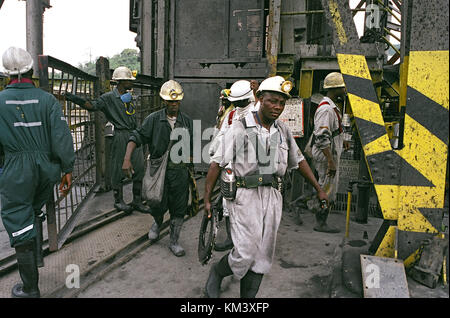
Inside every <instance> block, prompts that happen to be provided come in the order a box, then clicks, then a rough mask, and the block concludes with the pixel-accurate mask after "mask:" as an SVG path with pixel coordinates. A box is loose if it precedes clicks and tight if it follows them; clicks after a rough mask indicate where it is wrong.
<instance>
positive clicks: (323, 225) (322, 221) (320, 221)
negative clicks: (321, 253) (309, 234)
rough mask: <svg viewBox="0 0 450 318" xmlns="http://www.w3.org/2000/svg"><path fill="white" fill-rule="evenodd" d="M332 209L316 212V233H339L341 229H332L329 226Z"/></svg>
mask: <svg viewBox="0 0 450 318" xmlns="http://www.w3.org/2000/svg"><path fill="white" fill-rule="evenodd" d="M329 212H330V208H327V209H320V210H318V211H317V212H316V226H315V227H314V231H316V232H323V233H339V232H340V231H339V229H337V228H334V227H331V226H329V225H328V224H327V218H328V214H329Z"/></svg>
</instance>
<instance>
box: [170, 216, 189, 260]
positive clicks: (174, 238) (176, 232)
mask: <svg viewBox="0 0 450 318" xmlns="http://www.w3.org/2000/svg"><path fill="white" fill-rule="evenodd" d="M183 222H184V219H183V218H174V219H172V218H170V244H169V249H170V251H171V252H172V253H173V255H175V256H177V257H180V256H184V255H185V254H186V252H185V251H184V249H183V247H181V245H180V244H178V239H179V237H180V232H181V228H182V226H183Z"/></svg>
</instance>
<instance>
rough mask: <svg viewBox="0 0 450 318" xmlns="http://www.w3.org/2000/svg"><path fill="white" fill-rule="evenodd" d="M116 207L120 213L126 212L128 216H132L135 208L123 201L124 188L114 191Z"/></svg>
mask: <svg viewBox="0 0 450 318" xmlns="http://www.w3.org/2000/svg"><path fill="white" fill-rule="evenodd" d="M113 192H114V207H115V208H116V209H117V210H119V211H124V212H125V213H126V214H131V212H133V208H132V207H131V206H129V205H128V204H126V203H125V202H124V201H123V187H120V188H118V189H114V190H113Z"/></svg>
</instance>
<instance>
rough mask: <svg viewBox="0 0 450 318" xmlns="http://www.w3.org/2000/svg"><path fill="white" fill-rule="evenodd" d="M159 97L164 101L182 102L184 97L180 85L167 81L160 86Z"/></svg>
mask: <svg viewBox="0 0 450 318" xmlns="http://www.w3.org/2000/svg"><path fill="white" fill-rule="evenodd" d="M159 96H161V98H162V99H164V100H169V101H173V100H182V99H183V97H184V92H183V88H182V87H181V85H180V83H178V82H177V81H174V80H168V81H167V82H165V83H164V84H163V85H162V86H161V90H160V91H159Z"/></svg>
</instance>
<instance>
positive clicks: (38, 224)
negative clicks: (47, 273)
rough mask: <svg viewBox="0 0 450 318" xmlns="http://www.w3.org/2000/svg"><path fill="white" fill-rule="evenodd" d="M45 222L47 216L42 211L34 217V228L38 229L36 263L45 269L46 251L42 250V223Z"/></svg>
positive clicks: (37, 212)
mask: <svg viewBox="0 0 450 318" xmlns="http://www.w3.org/2000/svg"><path fill="white" fill-rule="evenodd" d="M44 221H45V214H44V212H42V211H36V215H35V217H34V226H35V228H36V239H35V244H34V246H35V255H36V263H37V266H38V267H44V251H43V250H42V244H43V234H42V222H44Z"/></svg>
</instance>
